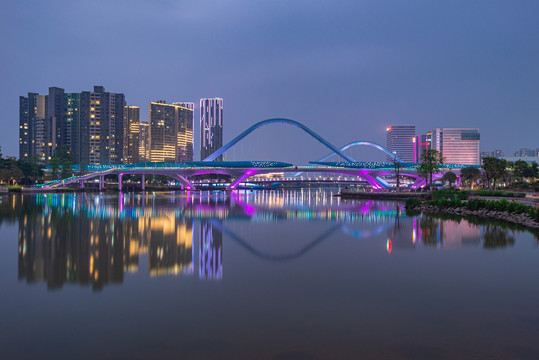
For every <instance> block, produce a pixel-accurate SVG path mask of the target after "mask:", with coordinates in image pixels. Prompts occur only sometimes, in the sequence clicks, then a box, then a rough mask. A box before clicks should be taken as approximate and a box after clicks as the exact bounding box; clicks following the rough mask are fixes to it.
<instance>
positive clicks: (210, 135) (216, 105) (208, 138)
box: [200, 98, 223, 161]
mask: <svg viewBox="0 0 539 360" xmlns="http://www.w3.org/2000/svg"><path fill="white" fill-rule="evenodd" d="M222 146H223V99H221V98H206V99H200V160H204V159H205V158H207V157H208V156H210V155H211V154H213V153H214V152H215V151H217V150H219V149H220V148H221V147H222ZM215 161H223V156H222V155H221V156H219V157H218V158H217V159H215Z"/></svg>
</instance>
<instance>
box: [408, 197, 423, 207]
mask: <svg viewBox="0 0 539 360" xmlns="http://www.w3.org/2000/svg"><path fill="white" fill-rule="evenodd" d="M419 205H421V200H419V199H416V198H410V199H406V201H405V203H404V207H406V208H414V207H417V206H419Z"/></svg>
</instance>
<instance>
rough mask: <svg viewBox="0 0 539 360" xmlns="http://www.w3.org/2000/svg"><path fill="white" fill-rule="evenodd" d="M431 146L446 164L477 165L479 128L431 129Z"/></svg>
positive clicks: (478, 162) (478, 161)
mask: <svg viewBox="0 0 539 360" xmlns="http://www.w3.org/2000/svg"><path fill="white" fill-rule="evenodd" d="M432 134H433V137H432V148H433V149H434V150H438V151H439V152H440V153H441V154H442V157H443V158H444V162H445V163H448V164H462V165H479V164H480V155H479V139H480V136H479V129H461V128H444V129H435V130H433V131H432Z"/></svg>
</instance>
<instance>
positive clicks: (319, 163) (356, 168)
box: [39, 118, 479, 191]
mask: <svg viewBox="0 0 539 360" xmlns="http://www.w3.org/2000/svg"><path fill="white" fill-rule="evenodd" d="M272 124H285V125H290V126H294V127H297V128H299V129H301V130H303V131H304V132H306V133H307V134H308V135H310V136H311V137H313V138H314V139H315V140H317V141H318V142H320V143H321V144H322V145H323V146H325V147H327V148H328V149H329V150H331V152H330V153H329V154H328V155H326V156H324V157H322V158H320V159H318V160H316V161H311V162H310V165H297V166H295V165H293V164H290V163H285V162H278V161H213V160H215V159H217V158H218V157H219V156H220V155H222V154H223V153H224V152H226V151H227V150H229V149H230V148H232V147H233V146H234V145H236V144H237V143H238V142H240V141H241V140H242V139H243V138H245V137H246V136H247V135H249V134H250V133H252V132H253V131H255V130H257V129H259V128H260V127H263V126H266V125H272ZM354 146H369V147H371V148H374V149H377V150H379V151H381V152H383V153H384V154H385V155H387V156H389V157H391V158H393V159H394V162H363V161H362V162H359V161H356V160H355V159H353V158H352V157H351V156H349V155H347V154H345V153H344V151H345V150H347V149H349V148H351V147H354ZM332 156H340V157H341V158H342V159H343V160H344V161H340V162H327V161H326V160H328V159H329V158H330V157H332ZM395 162H398V163H399V164H400V175H401V176H406V177H410V178H414V179H415V182H414V184H413V185H412V187H413V188H418V187H421V186H423V185H424V184H425V179H424V178H422V177H420V176H419V175H418V173H417V167H418V165H419V164H416V163H405V162H403V161H402V160H401V159H399V158H398V156H397V155H395V154H393V153H391V152H390V151H389V150H388V149H386V148H384V147H383V146H381V145H379V144H376V143H373V142H370V141H355V142H352V143H349V144H347V145H345V146H343V147H341V148H338V147H336V146H335V145H333V144H332V143H330V142H329V141H327V140H326V139H324V138H323V137H322V136H320V135H318V134H317V133H315V132H314V131H312V130H311V129H309V128H308V127H307V126H305V125H303V124H301V123H299V122H297V121H295V120H290V119H284V118H274V119H268V120H264V121H260V122H258V123H256V124H254V125H253V126H251V127H249V128H248V129H247V130H245V131H244V132H242V133H241V134H240V135H238V136H236V137H235V138H234V139H233V140H231V141H230V142H229V143H227V144H226V145H224V146H223V147H221V148H220V149H219V150H217V151H216V152H214V153H213V154H212V155H210V156H209V157H207V158H206V159H204V160H203V161H190V162H181V163H174V162H172V163H171V162H164V163H155V162H143V163H136V164H129V165H88V166H86V167H85V171H87V174H84V175H80V174H79V175H77V176H73V177H70V178H67V179H63V180H54V181H51V182H48V183H45V184H41V185H39V186H40V187H42V188H54V187H62V186H66V185H69V184H72V183H80V186H84V182H85V181H87V180H92V179H96V178H97V179H98V180H99V188H100V189H102V188H103V187H104V183H105V181H104V179H105V176H107V175H116V176H117V177H118V189H119V190H120V191H121V190H122V178H123V176H125V175H142V182H141V184H142V189H143V190H144V187H145V182H146V179H145V177H146V175H162V176H166V177H169V178H172V179H174V180H176V181H177V182H178V183H180V184H181V186H182V189H185V190H194V189H195V186H194V185H193V183H192V182H191V181H190V178H191V177H193V176H197V175H207V174H220V175H227V176H230V177H231V178H232V181H231V182H230V184H229V185H228V187H227V188H228V189H229V190H233V189H236V188H237V186H238V185H239V184H240V183H242V182H245V181H246V180H248V179H249V178H251V177H253V176H255V175H264V174H274V173H282V174H284V175H286V176H287V177H288V178H291V177H297V176H298V175H299V174H301V173H302V172H310V173H320V174H322V173H323V174H339V175H347V176H352V177H357V178H359V179H363V180H364V181H366V182H367V183H369V184H370V185H371V186H372V188H374V189H381V188H383V187H389V186H390V185H389V184H388V183H387V182H386V181H385V180H383V179H382V176H387V175H394V167H395ZM468 166H474V165H456V164H444V165H443V169H442V172H441V173H439V174H435V175H434V179H436V178H439V177H441V176H442V173H443V172H445V171H453V172H455V173H456V174H457V175H458V174H459V173H460V169H462V168H464V167H468ZM475 167H479V166H475ZM73 170H74V171H78V170H80V169H79V168H78V167H76V166H74V167H73ZM275 181H278V180H275Z"/></svg>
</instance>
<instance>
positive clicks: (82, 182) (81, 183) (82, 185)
mask: <svg viewBox="0 0 539 360" xmlns="http://www.w3.org/2000/svg"><path fill="white" fill-rule="evenodd" d="M79 184H80V188H81V189H84V180H81V181H80V182H79Z"/></svg>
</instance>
